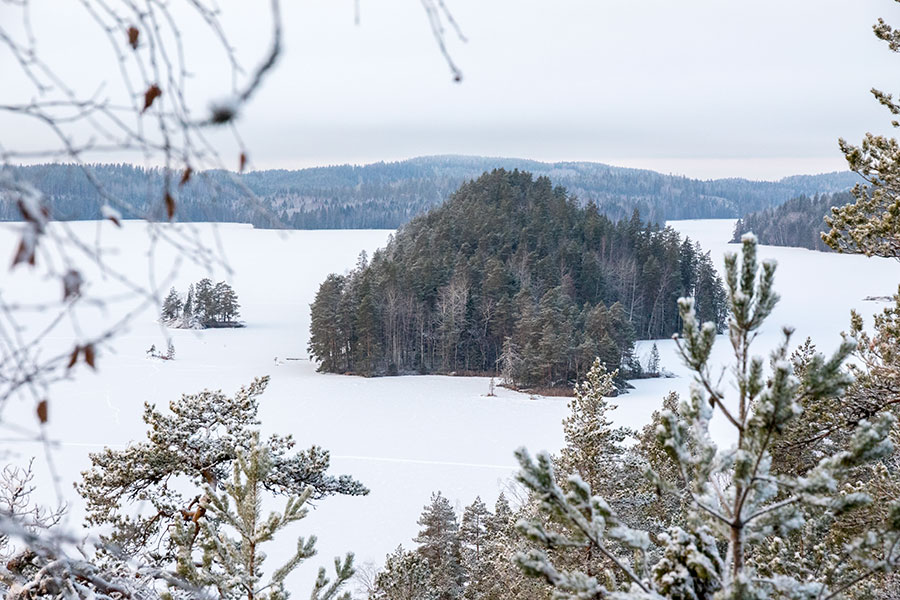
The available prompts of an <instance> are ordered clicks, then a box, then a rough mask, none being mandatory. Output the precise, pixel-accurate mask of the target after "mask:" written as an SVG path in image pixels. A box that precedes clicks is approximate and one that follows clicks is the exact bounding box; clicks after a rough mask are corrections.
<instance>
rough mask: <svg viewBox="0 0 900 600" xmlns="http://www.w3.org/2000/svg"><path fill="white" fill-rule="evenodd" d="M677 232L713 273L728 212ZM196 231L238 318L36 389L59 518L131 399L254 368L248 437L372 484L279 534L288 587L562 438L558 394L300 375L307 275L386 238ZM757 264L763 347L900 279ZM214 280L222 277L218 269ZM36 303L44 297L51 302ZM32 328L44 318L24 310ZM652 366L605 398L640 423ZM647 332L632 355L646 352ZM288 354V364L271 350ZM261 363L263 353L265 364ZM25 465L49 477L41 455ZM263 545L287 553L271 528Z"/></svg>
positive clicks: (129, 432)
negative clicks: (256, 399) (768, 282)
mask: <svg viewBox="0 0 900 600" xmlns="http://www.w3.org/2000/svg"><path fill="white" fill-rule="evenodd" d="M670 224H671V225H673V226H674V227H675V228H676V229H678V230H679V231H681V232H683V233H686V234H688V235H689V236H690V237H691V238H692V239H696V240H698V241H700V243H701V244H702V246H703V248H704V249H706V250H711V251H712V254H713V257H714V259H715V262H716V264H717V265H719V266H721V263H722V258H721V257H722V255H723V253H724V252H726V251H735V250H737V246H735V245H728V244H727V241H728V239H729V238H730V237H731V228H732V225H733V221H731V220H714V221H677V222H672V223H670ZM71 227H72V228H73V230H74V231H76V232H81V233H83V234H85V235H92V233H93V232H94V231H95V230H96V229H97V227H98V225H97V224H96V223H74V224H72V225H71ZM99 227H100V228H101V229H102V231H103V238H102V244H103V245H105V246H108V247H119V248H120V249H121V251H120V253H119V255H117V256H116V257H115V258H114V262H115V263H116V264H118V265H120V266H121V268H122V269H124V270H127V271H128V272H130V273H132V274H133V275H134V276H135V277H137V278H139V279H140V278H142V277H143V278H144V279H146V275H143V274H144V273H147V260H148V253H147V251H148V240H147V233H146V229H145V226H143V225H141V224H139V223H134V222H132V223H125V226H124V228H123V229H122V230H115V229H114V228H112V226H111V225H110V224H108V223H104V224H102V225H100V226H99ZM196 228H197V230H198V231H200V232H201V234H202V235H204V236H206V237H207V239H209V240H210V241H211V242H212V240H213V232H214V231H216V232H217V233H218V235H219V237H220V238H221V243H222V247H224V249H225V252H226V254H227V256H228V259H229V263H230V265H231V267H232V269H233V275H231V276H230V277H228V278H229V280H230V282H231V283H232V285H233V287H234V289H235V291H236V292H237V294H238V296H239V299H240V303H241V313H242V318H243V319H244V320H245V321H246V322H247V327H246V328H245V329H237V330H207V331H202V332H194V331H184V330H177V331H172V332H171V334H172V336H173V338H174V344H175V349H176V359H175V360H174V361H169V362H165V361H158V360H148V359H147V358H145V351H146V350H147V348H149V346H150V345H151V344H156V346H157V347H163V348H164V347H165V342H164V338H163V335H162V332H161V331H160V328H159V325H158V324H157V323H156V322H155V310H154V309H148V310H145V311H144V312H142V313H140V314H139V315H137V316H136V317H135V318H134V319H133V321H132V324H131V326H130V327H129V329H128V330H127V332H125V333H124V334H123V335H122V336H121V337H119V338H117V339H116V340H115V341H114V342H112V343H111V344H110V345H109V346H108V347H105V348H103V349H101V352H100V354H99V356H98V371H97V373H96V374H95V373H92V372H90V371H89V370H87V369H85V368H84V367H81V366H79V367H78V368H77V369H76V371H75V375H74V378H73V380H72V381H66V382H62V383H60V384H58V385H56V386H55V387H54V388H53V389H52V395H51V398H50V422H49V425H48V434H49V436H50V437H51V439H55V440H58V441H59V442H60V444H59V446H58V447H57V449H56V450H55V451H54V452H53V453H52V459H53V461H54V462H55V465H56V470H57V472H58V473H59V474H60V476H61V482H60V489H61V490H62V493H63V494H64V495H65V496H66V497H67V498H68V499H69V500H70V501H71V502H72V511H71V514H72V519H73V520H74V521H73V525H74V524H75V523H77V521H78V519H79V517H80V515H81V509H80V506H79V504H78V498H77V496H75V494H74V492H72V491H71V485H72V482H73V481H75V480H76V479H77V477H78V474H79V472H80V471H81V470H83V469H84V468H86V467H87V466H88V464H89V461H88V457H87V455H88V453H89V452H91V451H95V450H99V449H100V448H101V447H102V446H103V445H111V446H123V445H125V444H127V443H128V442H129V441H130V440H136V439H140V438H141V437H143V432H144V426H143V423H142V422H141V418H140V415H141V410H142V405H143V402H145V401H149V402H155V403H157V404H160V405H164V404H165V403H166V402H168V401H169V400H170V399H172V398H175V397H177V396H178V395H180V394H181V393H183V392H193V391H198V390H200V389H203V388H207V387H209V388H218V389H222V390H225V391H227V392H230V391H233V390H235V389H236V388H238V387H239V386H240V385H242V384H245V383H247V382H249V381H250V380H251V379H252V378H253V377H255V376H259V375H265V374H268V375H270V376H271V384H270V386H269V389H268V391H267V392H266V394H265V395H264V396H263V397H262V400H261V403H260V404H261V415H260V416H261V418H262V420H263V429H264V431H277V432H279V433H291V434H293V435H294V436H295V437H296V438H297V440H298V441H299V442H300V444H301V445H310V444H313V443H315V444H318V445H321V446H323V447H325V448H327V449H329V450H331V452H332V458H333V461H332V471H333V472H335V473H350V474H352V475H354V476H356V477H357V478H358V479H360V480H361V481H363V482H364V483H365V484H366V485H367V486H369V487H370V488H371V490H372V492H371V494H370V495H369V496H367V497H364V498H330V499H327V500H324V501H322V502H321V503H319V505H318V506H317V507H316V510H314V511H313V513H312V514H311V516H310V517H309V518H308V519H306V520H305V521H303V522H301V523H299V524H297V525H296V528H295V529H292V530H290V531H292V532H294V533H297V534H303V535H306V534H309V533H314V534H316V535H317V536H318V537H319V555H318V556H317V557H315V558H314V559H311V560H310V561H308V564H307V566H306V567H305V568H302V569H301V570H299V571H298V572H297V573H296V574H295V575H294V576H293V578H292V580H291V587H292V588H293V589H294V590H295V592H296V593H299V594H301V595H304V594H306V593H308V592H307V590H308V589H309V587H310V584H311V580H312V578H313V577H314V573H315V569H316V568H317V567H318V566H319V565H325V566H327V567H328V568H329V570H330V568H331V567H330V564H331V558H332V557H333V556H335V555H337V554H341V553H343V552H345V551H354V552H355V553H356V555H357V560H358V562H360V563H362V562H366V561H372V562H376V563H378V562H380V561H381V560H382V559H383V557H384V555H385V554H386V553H387V552H389V551H391V550H392V549H394V548H395V547H396V546H397V545H398V544H401V543H403V544H405V545H407V546H408V545H410V544H411V538H412V537H413V536H414V535H415V533H416V531H417V525H416V519H417V517H418V515H419V513H420V512H421V509H422V507H423V505H424V504H426V503H427V502H428V500H429V497H430V494H431V492H432V491H436V490H441V491H442V492H443V493H444V494H445V495H446V496H448V497H449V498H450V499H451V502H454V503H456V504H457V506H458V507H460V508H461V507H462V506H463V505H465V504H468V503H470V502H471V501H472V500H473V499H474V498H475V496H476V495H480V496H481V497H482V499H484V500H485V501H486V502H489V503H492V502H493V501H494V499H495V498H496V496H497V494H498V493H499V492H500V490H501V489H503V488H504V486H505V485H506V483H507V482H508V480H509V478H510V476H511V475H512V473H513V472H514V460H513V457H512V452H513V450H514V449H515V448H516V447H518V446H521V445H526V446H528V447H529V448H530V449H532V450H538V449H542V448H547V449H550V450H556V449H558V448H559V447H560V445H561V443H562V431H561V426H560V421H561V419H562V418H563V416H564V415H565V412H566V401H565V399H559V398H529V397H528V396H526V395H522V394H517V393H513V392H510V391H508V390H503V389H500V388H498V397H496V398H487V397H485V396H484V394H486V393H487V391H488V380H487V379H484V378H451V377H434V376H420V377H393V378H380V379H363V378H357V377H345V376H337V375H323V374H318V373H316V372H315V367H314V365H312V364H310V363H309V362H308V361H307V360H305V357H306V342H307V337H308V326H309V303H310V302H311V301H312V299H313V297H314V295H315V292H316V290H317V287H318V284H319V283H320V282H321V281H322V279H324V277H325V276H326V275H327V274H328V273H330V272H342V271H344V270H346V269H348V268H351V267H352V266H353V265H354V264H355V262H356V257H357V255H358V253H359V252H360V250H366V251H368V252H371V251H372V250H374V249H375V248H377V247H379V246H381V245H383V244H384V242H385V241H386V239H387V236H388V235H389V234H390V232H389V231H292V232H276V231H266V230H254V229H252V228H251V227H249V226H243V225H219V226H212V225H199V226H196ZM15 231H16V226H14V225H9V224H6V225H4V226H2V227H0V248H8V249H9V250H8V252H10V253H11V252H12V251H13V250H14V248H15V243H16V240H17V238H16V237H15ZM175 256H176V253H175V252H174V251H171V250H169V251H167V250H165V249H160V250H158V251H157V252H156V253H155V255H154V258H153V260H154V262H155V264H156V265H158V269H157V271H156V272H155V276H156V277H158V278H160V279H162V278H163V277H165V274H166V271H165V269H164V268H163V267H164V266H165V265H167V264H170V263H171V261H172V260H173V259H174V258H175ZM761 256H762V257H764V258H765V257H772V258H776V259H778V262H779V269H778V274H777V277H776V282H777V288H778V290H779V292H780V293H781V295H782V302H781V304H780V306H779V307H778V309H777V310H776V311H775V314H774V316H773V317H772V319H771V320H770V326H769V327H768V328H767V329H766V331H765V332H764V334H763V335H762V336H761V337H760V340H759V343H758V351H759V352H763V351H764V350H766V349H768V348H771V347H772V346H773V345H774V344H775V343H776V342H777V341H778V335H779V331H780V325H781V324H791V325H793V326H794V327H796V329H797V334H796V338H795V339H796V341H797V342H800V341H802V340H803V338H805V337H806V336H812V337H813V339H814V340H815V341H816V342H817V343H818V344H819V345H820V348H822V349H831V348H833V347H834V346H835V345H836V343H837V341H838V340H839V333H840V331H842V330H844V329H846V328H847V324H848V315H849V310H850V308H857V309H858V310H860V312H862V313H863V315H864V316H865V317H866V318H867V321H868V322H871V314H872V313H873V312H874V311H876V310H878V309H880V307H882V306H883V303H875V302H864V301H862V299H863V298H864V297H866V296H884V295H890V294H892V293H893V292H895V291H896V285H897V283H898V282H900V264H897V263H896V262H894V261H887V260H879V259H866V258H863V257H859V256H840V255H834V254H823V253H816V252H811V251H807V250H800V249H788V248H774V247H763V248H762V249H761ZM207 274H208V273H207V272H206V271H205V270H204V269H202V268H200V267H197V266H194V265H189V264H187V263H184V264H182V265H181V267H180V269H179V270H178V271H177V274H176V275H175V278H174V281H173V283H174V284H175V285H176V287H177V288H178V289H179V290H184V289H186V288H187V285H188V284H189V283H191V282H194V281H196V280H198V279H199V278H201V277H203V276H206V275H207ZM212 277H213V279H214V280H218V279H225V278H226V275H225V274H224V273H222V272H214V273H212ZM91 281H94V282H95V283H93V285H94V286H95V287H94V291H103V290H104V289H106V288H105V287H104V286H108V289H109V291H110V292H112V291H113V290H115V289H116V284H115V282H112V281H109V280H107V281H104V280H95V279H93V278H92V279H91ZM0 291H2V292H3V298H4V300H5V301H7V302H10V301H13V300H16V299H18V300H20V301H23V302H27V301H31V302H36V301H41V300H46V299H47V294H53V295H55V294H58V284H57V283H56V282H46V281H37V280H35V278H34V277H33V276H32V275H30V274H29V272H28V270H27V269H26V268H22V267H19V268H18V269H16V271H14V272H13V273H9V272H7V271H3V270H0ZM51 297H52V296H51ZM117 310H119V312H122V311H124V310H126V308H125V306H124V305H122V306H118V305H114V306H113V308H111V309H110V310H109V311H107V312H103V311H101V310H99V309H98V310H87V311H83V313H82V314H81V316H80V323H79V324H80V326H81V327H82V328H83V329H84V330H85V331H87V332H90V331H92V330H95V329H96V328H99V327H101V326H102V325H103V324H104V323H108V322H110V321H111V319H113V318H115V317H116V316H117V314H119V313H117V312H116V311H117ZM29 318H30V319H32V320H33V323H31V326H33V327H37V326H38V324H39V323H41V322H42V321H43V320H45V319H46V318H47V315H46V314H43V313H40V312H34V313H33V317H29ZM46 343H47V344H48V346H55V347H57V348H58V349H59V350H60V351H62V350H64V349H66V348H71V346H72V344H73V343H74V338H73V337H72V335H71V334H69V333H67V330H66V329H62V330H60V331H59V332H58V333H56V334H55V335H54V336H52V338H51V339H49V340H47V342H46ZM658 343H659V349H660V352H661V355H662V365H663V367H665V368H666V369H668V370H670V371H672V372H674V373H676V374H678V375H681V376H680V377H677V378H673V379H657V380H643V381H638V382H635V388H636V389H635V390H633V391H632V392H631V393H629V394H627V395H624V396H622V397H620V398H619V399H618V400H617V403H618V404H619V408H618V410H617V411H616V412H615V417H616V419H617V420H618V421H619V422H620V423H622V424H625V425H629V426H633V427H639V426H641V425H642V424H643V423H644V422H646V420H647V418H648V417H649V415H650V413H651V412H652V411H653V410H655V409H656V408H657V407H658V406H659V404H660V400H661V398H662V396H663V395H664V394H665V393H666V392H668V391H669V390H677V391H679V392H682V393H684V392H685V391H686V390H687V388H688V385H689V380H688V378H687V377H684V370H683V368H681V366H680V364H679V363H678V361H677V359H676V357H675V356H674V347H673V344H672V342H671V340H664V341H660V342H658ZM649 348H650V344H649V343H648V342H644V343H641V344H640V345H639V352H640V353H644V354H646V353H647V352H648V351H649ZM728 349H729V348H728V344H727V341H726V340H725V339H724V338H720V341H719V343H718V344H717V349H716V350H715V357H716V360H719V361H722V360H724V359H726V358H727V351H728ZM288 358H301V359H303V360H286V359H288ZM276 359H277V360H276ZM33 411H34V405H33V404H32V403H30V402H28V401H25V400H17V401H16V403H14V404H12V405H10V406H7V407H5V408H4V411H3V413H2V419H3V422H4V423H20V424H21V423H29V424H30V423H32V422H33V420H34V418H33V414H34V412H33ZM719 425H722V423H716V422H715V421H714V426H716V435H717V436H718V437H719V439H721V440H723V441H727V430H726V429H724V428H721V429H720V428H719ZM21 438H22V434H20V433H16V432H9V431H7V430H4V441H3V442H2V446H0V447H2V448H3V450H5V451H6V452H5V453H4V455H3V458H4V459H5V461H6V462H10V463H13V462H17V463H22V462H25V461H27V459H28V458H29V457H30V456H32V455H34V454H41V453H42V452H43V450H42V447H41V445H39V444H37V443H34V442H29V441H24V440H22V439H21ZM39 466H40V468H41V469H42V470H43V472H42V473H41V474H40V476H41V478H42V480H43V481H44V482H46V481H47V479H46V478H47V468H46V461H45V460H43V459H42V460H40V461H39ZM43 497H44V498H45V499H46V500H48V501H52V500H53V498H54V495H53V492H52V486H49V485H46V483H45V484H44V487H43ZM281 539H282V540H283V542H282V544H281V545H280V547H279V551H276V552H272V553H270V555H272V556H273V560H272V563H271V564H274V563H275V562H276V560H275V559H276V558H277V555H278V554H280V553H281V552H280V551H284V552H288V551H290V549H291V548H292V546H293V542H291V541H290V535H289V534H288V533H285V534H284V537H282V538H281Z"/></svg>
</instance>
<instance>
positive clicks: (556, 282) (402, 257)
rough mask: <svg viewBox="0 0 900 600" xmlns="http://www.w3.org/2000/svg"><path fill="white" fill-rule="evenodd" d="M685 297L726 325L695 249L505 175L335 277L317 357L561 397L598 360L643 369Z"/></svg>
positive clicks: (342, 367)
mask: <svg viewBox="0 0 900 600" xmlns="http://www.w3.org/2000/svg"><path fill="white" fill-rule="evenodd" d="M686 295H687V296H694V297H695V299H696V304H697V310H698V311H699V313H700V314H701V315H702V316H703V319H704V320H709V321H714V322H716V323H718V324H719V325H720V326H721V324H722V323H723V322H724V318H725V297H724V291H723V288H722V282H721V281H720V280H719V278H718V276H717V274H716V271H715V269H714V268H713V265H712V262H711V260H710V258H709V255H708V254H705V253H703V252H702V250H700V248H699V247H698V246H696V245H695V244H693V243H692V242H691V241H690V240H689V239H681V238H680V237H679V235H678V234H677V233H676V232H675V231H674V230H672V229H670V228H660V227H659V226H657V225H649V224H645V223H644V222H642V221H641V219H640V216H639V215H638V214H637V212H635V213H634V214H633V215H632V217H631V218H630V219H626V220H621V221H618V222H613V221H612V220H610V219H609V218H608V217H606V216H604V215H602V214H600V212H599V211H598V209H597V207H596V205H594V204H588V205H587V206H586V207H582V206H580V205H579V204H578V202H577V201H576V200H575V199H573V198H572V197H571V196H569V195H567V193H566V191H565V190H564V189H563V188H561V187H555V188H554V187H553V185H552V184H551V182H550V179H549V178H547V177H538V178H537V179H534V178H533V177H532V175H531V174H529V173H525V172H520V171H506V170H502V169H500V170H495V171H492V172H491V173H486V174H484V175H483V176H481V177H480V178H479V179H478V180H476V181H474V182H470V183H467V184H464V185H463V186H462V187H461V188H460V189H459V191H457V192H456V193H455V194H454V195H453V196H452V197H451V198H450V200H448V201H447V202H446V203H445V204H443V205H442V206H440V207H438V208H436V209H433V210H432V211H430V212H429V213H428V214H426V215H424V216H421V217H418V218H416V219H414V220H413V221H412V222H410V223H409V224H408V225H406V226H404V227H403V228H401V229H400V231H399V232H398V233H397V234H396V236H395V237H393V238H392V239H391V240H390V242H389V243H388V245H387V247H386V248H385V249H383V250H379V251H378V252H376V253H375V254H374V256H373V257H372V259H371V262H369V261H368V260H367V259H366V257H365V256H362V257H361V259H360V261H359V264H358V265H357V267H356V269H354V270H353V271H351V272H350V273H348V274H346V275H338V274H332V275H330V276H329V277H328V278H327V279H326V280H325V281H324V282H323V283H322V284H321V286H320V288H319V291H318V293H317V295H316V298H315V301H314V302H313V304H312V305H311V317H312V320H311V338H310V344H309V352H310V354H311V356H312V357H314V358H315V359H316V360H317V361H319V363H320V367H319V368H320V370H322V371H328V372H340V373H357V374H363V375H376V374H395V373H407V372H421V373H434V372H436V373H450V372H497V371H499V370H502V371H503V373H504V376H505V378H506V379H507V381H509V382H512V383H514V384H516V385H520V386H565V385H568V384H569V383H570V382H571V381H573V380H575V379H577V378H578V377H580V376H581V375H583V374H584V372H585V371H586V370H587V369H588V368H589V367H590V365H591V363H592V362H593V361H594V359H595V357H598V356H599V357H600V358H601V359H602V361H603V362H604V363H605V364H606V365H607V366H608V367H609V368H610V370H612V369H623V370H624V371H631V372H633V371H634V370H636V369H637V368H638V367H636V365H634V360H633V358H632V349H633V343H634V340H635V339H636V338H659V337H664V336H668V335H671V334H672V333H674V332H676V331H677V330H678V328H679V327H680V326H681V322H680V317H679V315H678V312H677V309H676V299H677V298H678V297H679V296H686ZM624 371H623V372H624Z"/></svg>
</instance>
